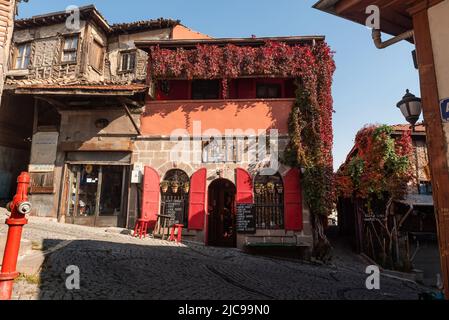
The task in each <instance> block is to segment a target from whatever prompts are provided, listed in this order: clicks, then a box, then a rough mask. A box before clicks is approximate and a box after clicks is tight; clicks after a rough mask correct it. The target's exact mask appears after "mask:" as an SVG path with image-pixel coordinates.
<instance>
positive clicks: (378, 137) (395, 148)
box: [336, 125, 413, 202]
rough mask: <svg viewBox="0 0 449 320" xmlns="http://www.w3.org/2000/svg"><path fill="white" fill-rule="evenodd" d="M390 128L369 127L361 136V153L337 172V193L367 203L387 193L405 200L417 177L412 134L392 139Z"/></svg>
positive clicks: (358, 142)
mask: <svg viewBox="0 0 449 320" xmlns="http://www.w3.org/2000/svg"><path fill="white" fill-rule="evenodd" d="M392 131H393V129H392V128H391V127H390V126H387V125H382V126H375V125H369V126H366V127H365V128H363V129H362V130H360V131H359V132H358V133H357V136H356V139H355V149H356V150H357V153H356V154H355V155H354V156H353V157H352V158H351V159H349V162H348V163H347V164H346V165H344V166H342V168H340V170H339V171H338V172H337V175H336V176H337V178H336V182H337V191H338V193H339V195H340V196H343V197H346V198H352V197H355V198H358V199H363V200H367V201H368V202H369V201H370V200H371V199H372V198H373V197H376V198H381V197H382V196H383V195H384V194H385V193H387V194H388V195H389V196H390V197H391V198H393V199H401V198H402V197H403V196H404V195H405V194H406V193H407V184H408V183H409V181H410V180H411V179H412V178H413V170H412V169H413V168H412V165H411V161H410V159H411V157H412V153H413V146H412V139H411V133H410V131H405V132H404V133H403V135H402V136H401V137H400V138H397V139H395V138H393V137H391V133H392Z"/></svg>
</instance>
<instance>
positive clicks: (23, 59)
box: [14, 42, 31, 69]
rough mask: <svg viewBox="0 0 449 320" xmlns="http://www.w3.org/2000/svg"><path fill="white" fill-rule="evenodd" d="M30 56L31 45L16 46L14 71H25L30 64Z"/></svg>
mask: <svg viewBox="0 0 449 320" xmlns="http://www.w3.org/2000/svg"><path fill="white" fill-rule="evenodd" d="M30 56H31V43H29V42H28V43H23V44H19V45H17V48H16V52H15V58H14V69H26V68H28V65H29V64H30Z"/></svg>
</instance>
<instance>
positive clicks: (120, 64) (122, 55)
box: [118, 50, 137, 73]
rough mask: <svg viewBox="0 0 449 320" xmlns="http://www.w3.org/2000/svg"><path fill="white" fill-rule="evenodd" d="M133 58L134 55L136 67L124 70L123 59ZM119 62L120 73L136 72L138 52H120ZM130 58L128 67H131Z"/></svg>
mask: <svg viewBox="0 0 449 320" xmlns="http://www.w3.org/2000/svg"><path fill="white" fill-rule="evenodd" d="M125 55H127V56H132V55H134V65H133V67H132V68H127V69H123V57H124V56H125ZM118 59H119V61H118V73H132V72H135V71H136V67H137V50H126V51H120V54H119V58H118ZM129 61H130V60H129V58H128V65H129Z"/></svg>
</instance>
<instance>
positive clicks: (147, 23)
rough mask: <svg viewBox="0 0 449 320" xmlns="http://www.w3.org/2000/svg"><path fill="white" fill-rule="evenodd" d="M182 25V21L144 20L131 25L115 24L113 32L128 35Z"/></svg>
mask: <svg viewBox="0 0 449 320" xmlns="http://www.w3.org/2000/svg"><path fill="white" fill-rule="evenodd" d="M180 23H181V21H180V20H172V19H164V18H159V19H154V20H143V21H135V22H130V23H116V24H113V25H112V26H111V28H112V32H114V33H127V32H137V31H141V30H153V29H166V28H172V27H175V26H177V25H179V24H180Z"/></svg>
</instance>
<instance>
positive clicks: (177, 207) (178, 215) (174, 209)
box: [164, 200, 184, 223]
mask: <svg viewBox="0 0 449 320" xmlns="http://www.w3.org/2000/svg"><path fill="white" fill-rule="evenodd" d="M183 213H184V200H170V201H166V202H165V212H164V215H167V216H170V217H171V218H170V221H171V223H181V222H182V218H183Z"/></svg>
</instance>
